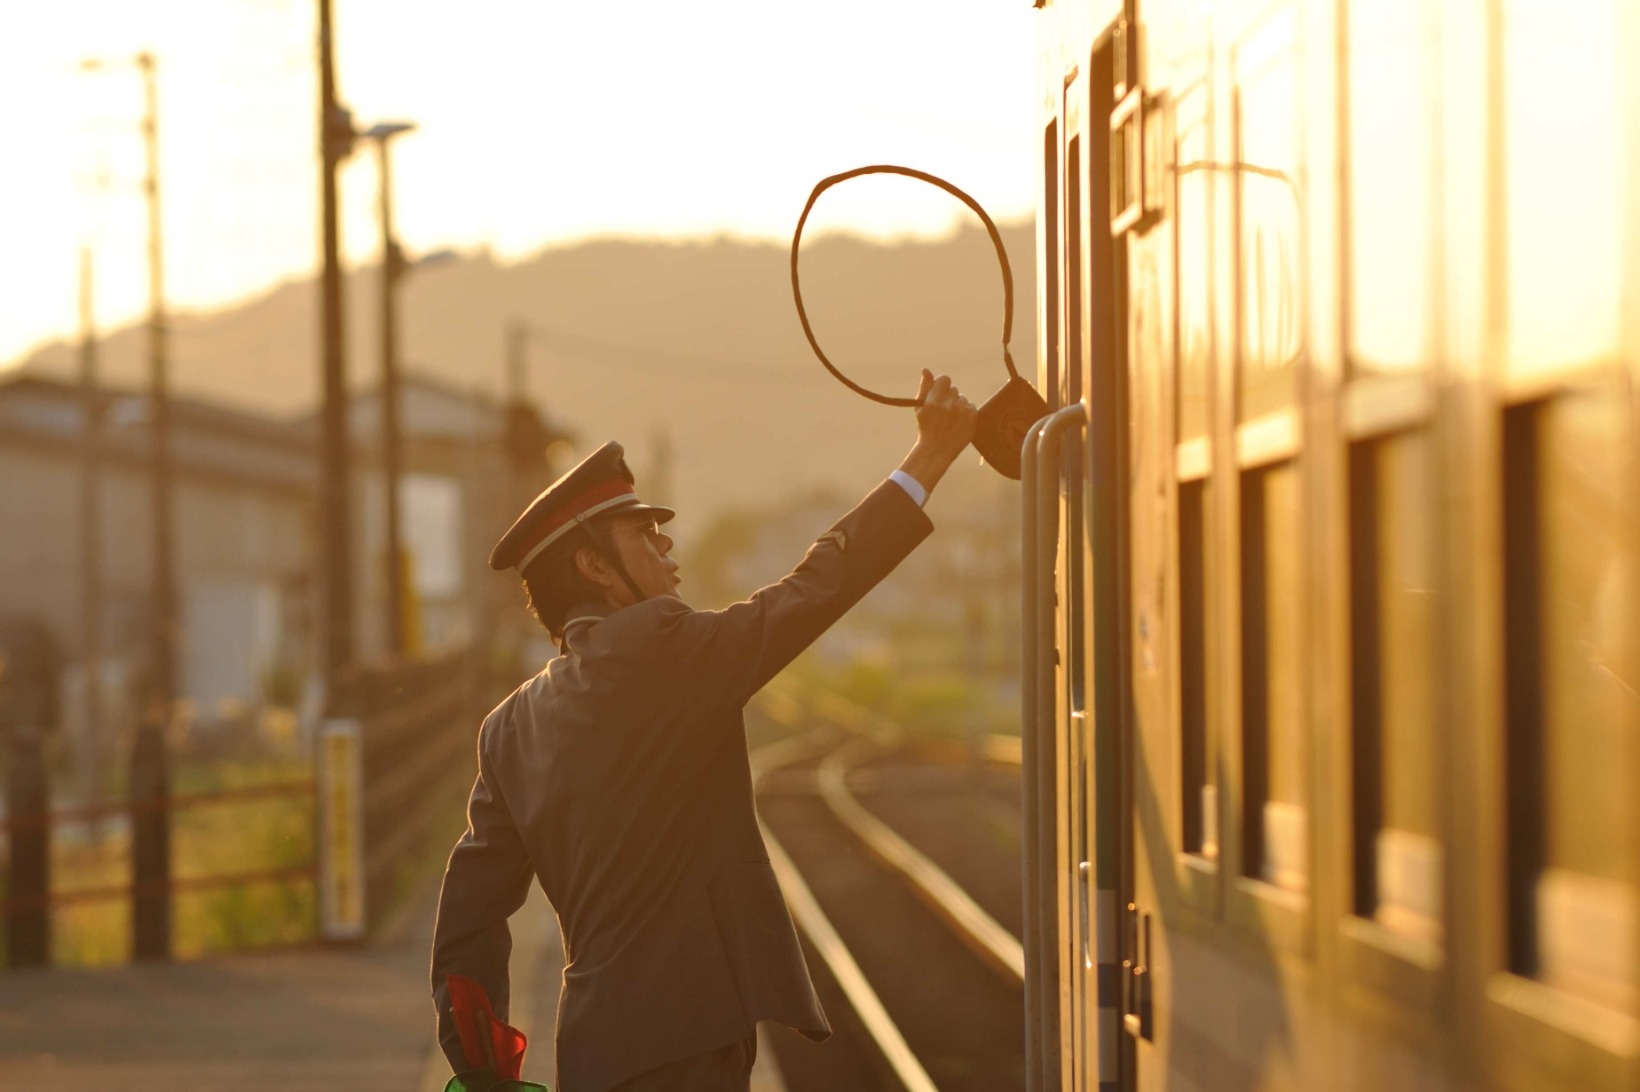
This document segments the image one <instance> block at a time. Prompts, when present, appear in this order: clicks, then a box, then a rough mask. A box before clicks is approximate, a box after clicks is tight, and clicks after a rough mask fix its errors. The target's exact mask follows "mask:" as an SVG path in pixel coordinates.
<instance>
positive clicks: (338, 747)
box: [318, 718, 365, 940]
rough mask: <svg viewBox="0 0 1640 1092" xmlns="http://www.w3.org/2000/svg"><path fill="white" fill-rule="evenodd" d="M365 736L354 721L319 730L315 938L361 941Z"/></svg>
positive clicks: (339, 720)
mask: <svg viewBox="0 0 1640 1092" xmlns="http://www.w3.org/2000/svg"><path fill="white" fill-rule="evenodd" d="M363 752H364V731H363V726H362V725H361V724H360V723H359V722H358V721H357V720H351V719H346V718H336V719H331V720H326V721H324V722H323V723H322V724H321V725H320V726H319V763H318V765H319V770H318V774H319V779H318V780H319V786H318V787H319V933H320V935H321V936H323V937H324V938H325V939H326V940H357V939H359V938H360V937H362V936H364V929H365V905H364V879H365V871H364V754H363Z"/></svg>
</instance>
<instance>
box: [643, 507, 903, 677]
mask: <svg viewBox="0 0 1640 1092" xmlns="http://www.w3.org/2000/svg"><path fill="white" fill-rule="evenodd" d="M933 529H934V525H933V524H932V523H931V522H929V519H928V517H927V516H926V515H925V514H924V513H923V511H922V509H921V508H919V507H918V506H917V504H916V502H915V501H913V500H912V499H911V497H910V496H909V495H907V493H906V491H905V490H904V489H902V488H901V487H900V486H898V485H896V484H894V483H893V482H884V483H883V484H882V485H880V486H878V487H877V488H876V489H874V490H872V492H871V493H869V494H867V496H866V498H865V499H864V500H863V501H861V502H860V503H859V505H857V506H856V507H855V508H854V510H853V511H852V512H850V513H849V514H848V515H846V516H844V517H843V518H842V519H841V520H839V521H838V522H837V523H836V524H835V525H834V526H833V527H832V529H831V530H830V531H828V532H826V533H825V534H824V535H821V536H820V538H819V540H818V541H817V542H815V544H814V545H813V546H811V547H810V548H809V551H808V553H807V554H806V555H805V556H804V558H803V560H802V562H801V563H800V564H799V565H798V566H797V568H796V569H794V570H792V572H791V573H790V574H788V575H787V576H786V577H785V578H783V579H782V580H780V581H778V582H777V583H774V584H770V585H769V586H768V587H766V588H762V589H760V590H759V591H758V592H757V593H756V594H754V595H753V596H752V597H751V598H749V599H747V600H745V601H744V602H740V603H736V604H734V605H733V606H731V607H727V608H725V609H724V610H720V611H696V610H690V609H689V608H688V607H687V606H686V605H684V604H683V603H682V602H680V601H678V600H676V599H667V600H663V601H661V605H660V606H658V607H657V609H658V610H659V611H661V614H662V616H661V621H660V627H661V629H662V631H663V640H662V641H661V646H662V647H663V648H665V649H666V650H667V651H668V654H670V655H673V656H674V657H675V658H676V661H677V663H678V665H679V666H680V667H682V668H683V673H682V675H681V677H684V678H688V679H689V680H690V689H691V690H692V691H693V692H694V693H696V694H698V695H699V696H700V699H701V700H702V701H704V702H706V703H708V704H711V705H715V706H718V707H719V708H739V707H740V706H742V705H745V704H746V702H748V701H750V700H751V697H752V695H753V694H755V693H757V692H758V690H760V689H761V688H762V687H763V685H764V684H765V683H767V682H768V681H769V680H770V679H772V678H774V676H775V675H777V674H779V673H780V670H781V669H782V668H784V667H785V666H786V665H787V664H789V663H791V661H792V660H793V659H795V658H796V657H797V655H798V654H799V653H800V652H802V651H803V650H804V649H806V648H808V647H809V645H811V644H813V643H814V641H815V639H816V638H818V637H819V636H820V635H821V634H822V633H824V632H825V631H826V630H827V629H829V628H831V626H832V624H833V623H835V622H836V621H837V620H838V619H839V618H841V617H842V616H843V615H844V614H846V613H847V612H848V610H849V608H851V607H853V606H854V604H856V603H858V602H859V601H860V600H861V599H862V598H864V597H865V595H866V593H867V592H869V591H870V590H871V589H872V588H874V587H876V586H877V584H878V583H880V582H881V581H882V580H883V578H884V577H886V576H887V575H888V574H889V573H891V572H893V571H894V569H895V567H896V566H898V565H899V563H900V562H901V561H903V560H905V558H906V557H907V556H908V555H909V554H910V553H911V551H912V550H913V549H915V548H916V547H917V545H918V544H919V543H921V542H922V540H923V539H925V538H927V537H928V535H929V533H930V532H932V531H933Z"/></svg>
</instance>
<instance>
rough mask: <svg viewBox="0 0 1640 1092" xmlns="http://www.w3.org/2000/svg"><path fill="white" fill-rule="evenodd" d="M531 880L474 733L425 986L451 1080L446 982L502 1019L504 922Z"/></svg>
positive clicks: (507, 945) (457, 1064)
mask: <svg viewBox="0 0 1640 1092" xmlns="http://www.w3.org/2000/svg"><path fill="white" fill-rule="evenodd" d="M486 727H488V726H486ZM533 874H534V872H533V869H532V868H531V866H530V862H529V858H528V856H527V855H526V854H525V852H524V844H523V841H522V839H520V838H519V835H518V828H517V827H516V826H515V825H514V824H513V819H512V815H511V813H510V812H509V811H508V810H507V805H506V802H505V801H504V800H502V798H501V794H500V792H499V791H498V789H497V786H496V782H495V775H494V770H493V768H492V767H491V766H490V762H489V760H488V759H487V758H486V757H485V754H484V732H483V731H480V733H479V746H478V779H477V780H476V781H475V782H474V783H473V791H472V795H471V796H470V797H469V798H468V801H467V830H466V832H465V833H464V834H462V836H461V840H460V841H458V842H457V843H456V847H455V849H454V850H453V851H452V852H451V853H450V862H449V864H448V865H446V866H445V869H444V883H443V886H442V887H441V888H440V889H439V897H438V918H437V921H436V923H435V924H434V926H433V959H432V985H433V1005H434V1008H435V1009H436V1010H437V1013H438V1039H439V1046H440V1047H442V1048H443V1050H444V1055H445V1057H446V1058H448V1059H449V1061H450V1065H451V1066H452V1067H453V1068H454V1069H455V1071H457V1072H460V1071H461V1070H463V1069H466V1068H468V1067H467V1065H466V1064H465V1061H464V1059H463V1057H462V1052H461V1040H460V1038H459V1037H458V1036H457V1034H456V1028H455V1023H454V1022H453V1021H452V1020H451V1019H450V998H449V990H448V987H447V986H446V984H445V976H446V975H450V974H459V975H464V976H466V977H468V978H471V979H473V980H474V981H476V982H477V983H478V984H479V985H481V986H483V987H484V992H485V993H486V994H488V995H489V998H490V1003H491V1005H492V1006H493V1007H494V1009H495V1013H496V1015H497V1016H498V1017H500V1018H501V1019H502V1020H505V1019H506V1018H507V1007H508V1005H507V1002H508V995H507V990H508V978H507V959H508V957H509V956H510V955H511V954H512V933H511V932H510V931H509V930H508V928H507V919H508V918H509V917H511V916H512V914H513V912H514V911H516V910H517V909H518V908H519V907H520V906H522V905H524V900H525V898H526V897H527V896H528V895H529V889H530V879H531V877H532V876H533Z"/></svg>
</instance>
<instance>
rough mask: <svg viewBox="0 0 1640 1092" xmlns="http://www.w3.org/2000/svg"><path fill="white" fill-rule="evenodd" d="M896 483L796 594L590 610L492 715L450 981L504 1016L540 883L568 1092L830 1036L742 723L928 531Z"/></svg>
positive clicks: (449, 902)
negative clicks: (559, 955) (524, 914)
mask: <svg viewBox="0 0 1640 1092" xmlns="http://www.w3.org/2000/svg"><path fill="white" fill-rule="evenodd" d="M932 529H933V528H932V524H930V523H929V521H928V518H927V516H925V515H924V514H923V512H922V510H921V509H920V508H918V507H917V505H916V503H915V502H914V501H912V500H911V498H910V497H909V496H907V494H906V493H905V491H904V490H903V489H901V488H900V487H899V486H898V485H895V484H893V483H892V482H885V483H884V484H883V485H881V486H879V487H878V488H877V489H875V490H874V491H873V492H872V493H870V494H869V495H868V496H867V497H866V498H865V500H863V501H862V502H861V503H860V504H859V506H858V507H856V508H855V509H854V511H852V512H850V513H849V514H848V515H847V516H845V517H844V518H843V519H842V520H841V521H840V522H838V523H837V525H836V526H835V527H834V528H833V529H832V530H831V531H829V532H828V533H827V534H825V535H823V536H821V538H820V540H819V541H818V542H816V543H815V544H814V546H813V547H811V548H810V550H809V552H808V554H807V555H806V556H805V557H804V558H803V561H802V563H801V564H800V565H799V566H798V567H797V568H796V570H795V571H793V572H792V573H791V574H790V575H789V576H787V577H786V578H785V579H783V580H781V581H780V582H779V583H776V584H772V585H770V586H769V587H767V588H764V589H762V590H761V591H759V592H757V594H755V595H753V596H752V597H751V598H750V599H749V600H747V601H745V602H742V603H736V604H735V605H734V606H731V607H729V608H727V609H726V610H722V611H697V610H692V609H690V608H689V607H688V606H687V605H686V604H684V603H683V602H682V601H680V600H677V599H673V598H656V599H649V600H647V601H645V602H642V603H639V604H637V605H635V606H631V607H627V608H624V609H622V610H611V609H610V608H608V607H592V608H588V609H586V610H583V611H572V612H571V614H570V621H569V623H568V624H567V625H566V627H565V632H564V646H565V648H564V653H563V655H561V656H559V657H557V658H555V659H554V660H553V661H552V662H551V663H549V664H548V665H547V666H546V669H545V670H543V671H542V672H541V673H540V674H539V675H537V676H535V678H533V679H531V680H530V681H529V682H527V683H525V684H524V685H523V686H522V687H520V688H519V689H518V690H517V691H515V692H514V693H513V694H512V695H511V696H510V697H508V698H507V699H506V700H505V701H503V702H502V703H501V704H500V705H499V706H497V707H496V708H495V710H494V711H493V712H491V713H490V715H489V716H488V717H486V718H485V720H484V724H483V727H482V728H481V729H480V731H479V739H478V781H477V783H476V784H475V785H474V786H473V792H472V798H471V800H470V801H469V803H468V812H467V815H468V829H467V831H466V833H465V834H464V835H463V836H462V838H461V840H460V841H459V842H458V843H457V844H456V847H455V850H454V852H453V853H452V854H451V856H450V863H449V865H448V867H447V869H446V871H445V875H444V886H443V890H442V891H441V893H440V896H439V910H438V923H437V926H436V927H435V930H434V938H433V965H432V978H433V988H434V1002H435V1004H436V1006H437V1007H438V1011H439V1025H438V1028H439V1041H440V1043H441V1045H442V1046H443V1048H444V1051H445V1054H446V1055H447V1056H448V1057H449V1058H450V1060H451V1063H452V1065H455V1066H456V1067H457V1068H458V1069H459V1068H462V1059H461V1047H460V1043H459V1041H458V1039H457V1037H456V1034H455V1029H454V1027H453V1025H452V1024H451V1021H450V1019H449V1014H448V1000H447V998H446V997H445V989H444V985H443V984H444V978H445V975H446V974H449V973H456V974H463V975H467V976H468V977H470V978H474V979H476V980H477V981H478V982H479V983H481V984H482V985H483V986H484V988H485V990H486V991H488V993H489V995H490V998H491V1000H492V1002H494V1004H495V1005H496V1007H497V1014H498V1015H500V1016H501V1017H502V1018H503V1019H505V1013H506V1011H507V1009H506V1006H507V956H508V953H509V951H510V950H511V947H512V941H511V937H510V935H509V933H508V930H507V918H508V916H509V915H511V914H512V913H513V911H515V910H517V909H518V908H519V906H521V905H522V904H523V902H524V898H525V895H526V894H527V892H528V889H529V884H530V880H531V878H532V877H535V878H538V879H539V880H540V883H541V886H542V888H543V889H544V890H545V891H546V893H547V897H548V898H549V899H550V900H551V901H552V905H553V907H554V909H555V910H556V911H557V914H558V921H559V926H560V931H561V933H562V935H563V941H564V960H565V964H564V979H563V990H562V993H561V995H560V998H559V1003H558V1028H557V1041H558V1083H557V1084H556V1085H555V1087H556V1088H558V1089H559V1092H603V1090H604V1089H608V1088H610V1087H612V1086H614V1085H616V1084H619V1083H620V1082H622V1081H623V1080H626V1079H628V1078H630V1077H633V1076H635V1075H637V1074H639V1073H641V1072H643V1071H645V1070H648V1069H653V1068H655V1067H657V1066H660V1065H664V1064H666V1063H668V1062H672V1061H676V1060H678V1059H681V1058H686V1057H689V1056H691V1055H694V1054H699V1053H702V1052H705V1051H708V1050H713V1049H716V1048H718V1047H721V1046H724V1045H725V1044H727V1043H730V1042H733V1041H735V1040H737V1039H742V1038H744V1037H746V1036H748V1035H751V1034H752V1033H753V1032H754V1030H755V1026H756V1023H757V1021H759V1020H775V1021H778V1022H779V1023H782V1024H786V1025H788V1026H790V1027H793V1028H796V1029H797V1030H798V1031H801V1032H802V1033H803V1034H805V1035H807V1036H809V1037H810V1038H813V1039H823V1038H825V1037H826V1036H828V1035H829V1034H830V1033H831V1028H830V1026H829V1025H828V1024H827V1022H826V1017H825V1014H824V1013H823V1012H822V1011H821V1009H820V1003H819V1000H818V999H817V998H816V997H815V994H814V987H813V985H812V984H811V983H810V981H809V975H808V968H807V967H806V966H805V964H804V962H803V956H802V952H801V949H799V947H798V944H797V937H796V934H795V932H794V931H793V928H792V922H791V916H790V914H789V913H788V912H787V910H786V904H785V901H784V899H783V898H782V896H781V893H780V887H779V885H778V884H777V883H776V881H775V876H774V872H773V870H772V869H771V868H770V866H769V859H768V854H767V852H766V850H765V849H764V846H763V839H762V837H761V836H760V834H759V833H758V828H757V818H756V812H755V810H754V806H753V802H752V786H751V777H750V773H749V771H748V768H747V757H746V739H745V724H744V721H743V719H742V707H743V706H744V705H745V704H746V702H747V701H748V700H750V698H751V697H752V695H753V694H755V693H756V692H757V691H758V689H759V688H760V687H762V686H763V685H764V684H765V683H766V682H768V681H769V680H770V679H771V678H772V677H773V676H774V675H775V674H776V673H777V672H779V671H780V669H781V668H783V667H785V666H786V664H788V663H789V662H790V661H791V660H792V659H793V658H794V657H795V656H796V655H797V654H798V653H799V652H801V651H802V650H803V649H804V648H806V647H807V646H808V645H809V644H810V643H812V642H813V641H814V639H815V638H816V637H818V636H819V635H820V634H821V633H823V632H824V631H825V630H826V629H827V627H829V626H830V625H831V624H832V623H833V622H835V621H837V619H838V618H840V617H841V616H842V615H843V613H844V612H846V611H847V610H848V609H849V608H850V607H851V606H853V605H854V604H855V603H856V602H858V601H859V600H860V598H861V597H862V596H864V595H865V594H866V592H868V591H869V590H870V589H871V588H872V586H873V585H875V584H876V583H877V582H878V581H880V580H882V579H883V577H885V576H887V575H888V573H889V572H890V571H892V570H893V568H894V567H895V566H896V565H898V564H899V563H900V561H901V560H902V559H904V558H905V556H906V555H907V554H909V553H910V552H911V550H912V549H913V548H914V547H915V546H916V545H917V544H918V543H919V542H921V541H922V540H923V538H925V537H926V536H927V535H928V534H929V532H930V531H931V530H932Z"/></svg>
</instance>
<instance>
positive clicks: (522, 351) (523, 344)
mask: <svg viewBox="0 0 1640 1092" xmlns="http://www.w3.org/2000/svg"><path fill="white" fill-rule="evenodd" d="M529 345H530V331H529V327H527V326H525V325H524V323H523V321H522V320H521V319H512V320H511V321H509V322H508V323H507V400H508V401H509V402H515V403H519V404H522V403H524V402H527V401H529V355H528V354H529Z"/></svg>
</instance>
